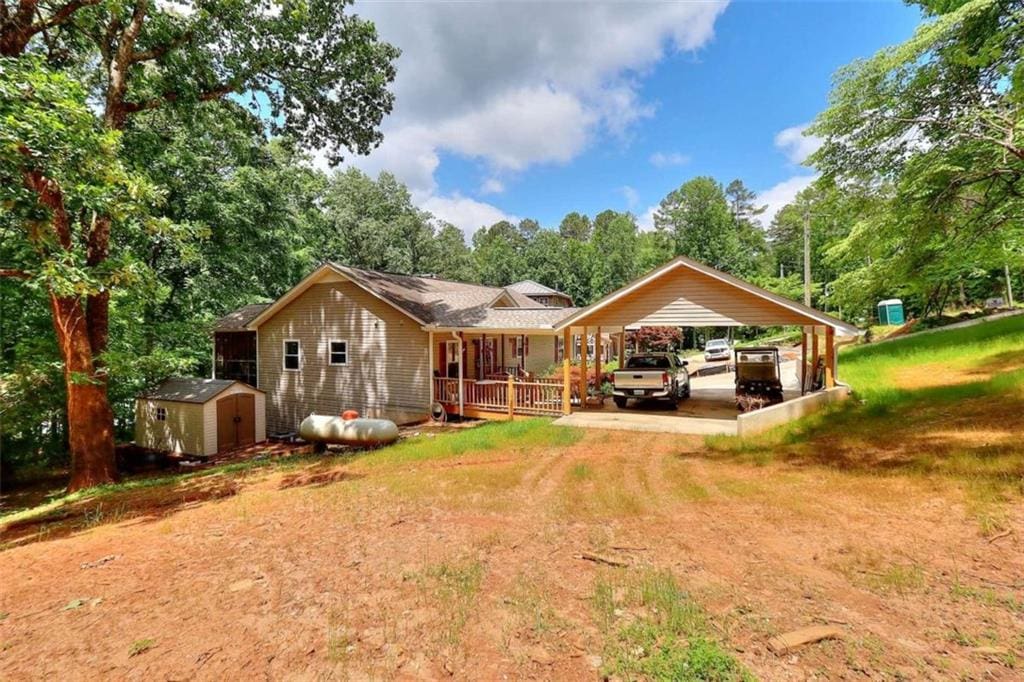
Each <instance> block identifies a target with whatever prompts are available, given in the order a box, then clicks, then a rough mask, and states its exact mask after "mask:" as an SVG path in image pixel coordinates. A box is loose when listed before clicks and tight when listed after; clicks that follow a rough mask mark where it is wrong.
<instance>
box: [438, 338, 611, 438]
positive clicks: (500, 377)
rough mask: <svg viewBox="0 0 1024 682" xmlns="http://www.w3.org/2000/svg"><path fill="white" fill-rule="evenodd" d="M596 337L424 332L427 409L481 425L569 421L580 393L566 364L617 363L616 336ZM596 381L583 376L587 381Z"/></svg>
mask: <svg viewBox="0 0 1024 682" xmlns="http://www.w3.org/2000/svg"><path fill="white" fill-rule="evenodd" d="M602 336H603V338H599V337H598V335H596V334H594V333H593V330H591V334H590V335H589V336H584V335H583V333H582V331H580V333H576V334H573V333H570V331H569V330H566V332H565V333H562V334H556V333H554V332H553V331H542V332H538V331H537V330H522V329H519V330H516V329H506V330H492V331H488V332H479V331H469V330H461V331H453V332H448V333H445V334H440V333H434V332H431V333H430V347H431V349H432V351H431V367H430V374H431V376H432V386H431V403H434V402H438V403H440V404H441V405H442V406H444V408H445V411H446V412H448V413H449V414H458V415H462V416H465V417H472V418H483V419H511V418H513V417H515V416H517V415H519V416H539V415H548V416H561V415H565V414H569V413H570V412H571V411H572V409H573V408H574V407H580V405H581V401H580V396H581V395H586V394H587V393H588V389H587V387H586V384H585V382H584V381H582V380H577V379H576V378H575V375H576V374H578V371H576V372H574V370H573V359H575V360H576V361H577V362H582V363H583V365H584V366H585V365H586V364H588V360H589V364H590V366H591V367H592V368H593V367H595V366H598V367H599V366H602V365H603V364H604V363H607V362H610V361H614V360H618V361H620V362H621V361H623V360H624V357H625V356H624V353H625V345H624V333H623V331H622V330H621V329H618V330H617V332H616V334H615V337H614V338H612V337H611V336H610V335H609V334H608V333H607V332H604V333H603V335H602ZM566 348H568V349H569V353H568V354H566V352H565V350H566ZM581 358H582V359H581ZM595 358H600V359H601V361H600V362H599V361H597V360H595ZM596 376H600V374H595V373H594V372H593V371H591V373H590V376H589V379H590V380H591V381H594V377H596Z"/></svg>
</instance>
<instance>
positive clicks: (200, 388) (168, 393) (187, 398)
mask: <svg viewBox="0 0 1024 682" xmlns="http://www.w3.org/2000/svg"><path fill="white" fill-rule="evenodd" d="M235 383H240V382H236V381H233V380H231V379H200V378H198V377H171V378H169V379H164V380H163V381H162V382H160V384H159V385H158V386H156V387H155V388H153V389H152V390H150V391H147V392H146V393H143V394H142V395H140V396H139V397H140V398H147V399H149V400H171V401H174V402H178V403H205V402H209V400H210V399H211V398H214V397H216V396H217V395H218V394H219V393H220V392H221V391H223V390H225V389H226V388H228V387H229V386H231V385H232V384H235Z"/></svg>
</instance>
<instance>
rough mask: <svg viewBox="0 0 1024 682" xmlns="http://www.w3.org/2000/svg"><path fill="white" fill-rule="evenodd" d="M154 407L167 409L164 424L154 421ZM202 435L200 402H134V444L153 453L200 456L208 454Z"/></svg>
mask: <svg viewBox="0 0 1024 682" xmlns="http://www.w3.org/2000/svg"><path fill="white" fill-rule="evenodd" d="M157 407H163V408H164V409H166V410H167V420H166V421H158V420H157V418H156V408H157ZM203 432H204V426H203V405H201V404H199V403H179V402H173V401H170V400H148V399H145V398H139V399H137V400H136V401H135V443H136V445H140V446H142V447H144V448H150V449H152V450H162V451H166V452H175V453H185V454H189V455H202V454H207V453H206V451H205V447H204V439H203ZM214 437H215V438H216V435H215V436H214ZM214 449H215V450H216V447H215V448H214Z"/></svg>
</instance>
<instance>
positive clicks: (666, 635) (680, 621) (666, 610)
mask: <svg viewBox="0 0 1024 682" xmlns="http://www.w3.org/2000/svg"><path fill="white" fill-rule="evenodd" d="M592 603H593V606H594V610H595V611H596V612H597V618H598V622H599V624H600V626H601V629H602V632H603V634H604V637H605V650H604V668H603V670H602V673H603V674H604V675H607V676H609V677H615V678H625V679H635V678H646V679H653V680H711V681H716V680H751V679H753V678H752V676H751V675H750V673H748V672H747V671H746V670H745V669H744V668H743V666H742V665H741V664H740V663H739V662H738V661H737V660H736V659H735V658H734V657H733V656H732V655H731V654H730V653H729V652H727V651H726V650H725V649H723V648H722V645H721V644H720V643H719V642H718V641H717V639H716V638H715V637H714V636H713V634H712V632H711V626H710V624H709V622H708V620H707V617H706V616H705V614H704V612H703V610H702V609H701V608H700V606H699V605H697V603H696V602H695V601H694V600H693V599H692V598H691V597H690V595H689V594H687V593H686V592H685V591H683V590H682V589H681V588H680V587H679V585H678V583H677V582H676V579H675V578H674V577H673V576H672V574H671V573H668V572H667V571H655V570H650V571H645V572H643V573H638V574H635V573H621V572H606V573H604V574H603V575H602V576H601V577H599V578H598V580H597V582H596V584H595V587H594V595H593V598H592Z"/></svg>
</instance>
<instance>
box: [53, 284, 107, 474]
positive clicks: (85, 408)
mask: <svg viewBox="0 0 1024 682" xmlns="http://www.w3.org/2000/svg"><path fill="white" fill-rule="evenodd" d="M50 309H51V311H52V313H53V328H54V331H56V333H57V345H58V347H59V348H60V354H61V357H62V358H63V360H64V384H65V386H66V388H67V394H68V396H67V397H68V407H67V419H68V441H69V446H70V451H71V482H70V483H69V484H68V490H69V491H70V492H74V491H75V490H80V489H82V488H88V487H90V486H94V485H99V484H102V483H110V482H111V481H114V480H116V479H117V464H116V461H115V458H114V413H113V411H112V410H111V409H110V403H109V401H108V400H107V382H106V377H105V376H104V375H102V374H99V375H98V374H97V372H96V370H95V367H94V365H93V360H92V357H93V356H92V346H91V345H90V343H89V332H88V329H87V325H86V320H85V314H84V311H83V310H82V304H81V302H80V301H79V300H78V299H77V298H74V297H65V296H61V297H58V296H56V295H55V294H53V293H51V294H50Z"/></svg>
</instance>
